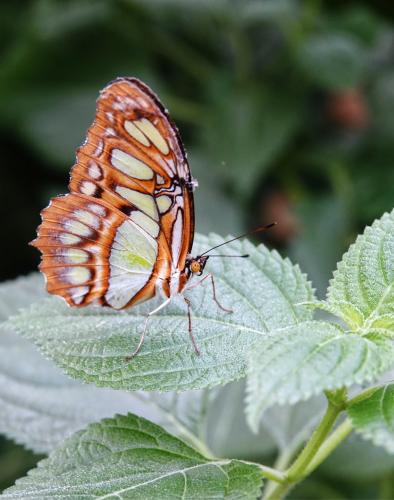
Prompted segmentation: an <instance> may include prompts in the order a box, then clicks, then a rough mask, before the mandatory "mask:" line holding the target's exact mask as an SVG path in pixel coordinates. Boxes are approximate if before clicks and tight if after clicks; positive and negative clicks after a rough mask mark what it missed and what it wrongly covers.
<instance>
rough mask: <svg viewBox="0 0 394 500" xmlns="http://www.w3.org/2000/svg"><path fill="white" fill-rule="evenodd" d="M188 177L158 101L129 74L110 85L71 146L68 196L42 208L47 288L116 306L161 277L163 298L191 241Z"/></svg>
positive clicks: (149, 290)
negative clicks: (81, 139)
mask: <svg viewBox="0 0 394 500" xmlns="http://www.w3.org/2000/svg"><path fill="white" fill-rule="evenodd" d="M192 183H193V181H192V178H191V175H190V169H189V166H188V163H187V160H186V156H185V152H184V150H183V147H182V143H181V140H180V137H179V134H178V131H177V129H176V127H175V125H174V124H173V123H172V122H171V120H170V118H169V116H168V113H167V111H166V110H165V109H164V107H163V105H162V104H161V103H160V101H159V100H158V98H157V97H156V96H155V95H154V94H153V92H152V91H151V90H150V89H149V88H148V87H147V86H146V85H144V84H143V83H142V82H140V81H139V80H137V79H135V78H118V79H117V80H115V81H114V82H112V83H110V84H109V85H108V86H107V87H106V88H104V90H103V91H102V92H101V94H100V97H99V99H98V100H97V109H96V117H95V121H94V122H93V124H92V126H91V127H90V128H89V130H88V133H87V139H86V141H85V143H84V144H83V145H82V146H81V147H80V148H79V149H78V151H77V159H76V163H75V165H74V167H73V168H72V171H71V178H70V184H69V189H70V193H69V194H67V195H65V196H59V197H56V198H54V199H52V200H51V203H50V205H49V206H48V207H47V208H46V209H44V210H43V212H42V224H41V225H40V227H39V229H38V237H37V239H36V240H34V242H32V244H33V245H34V246H36V247H38V248H39V249H40V250H41V252H42V262H41V265H40V270H41V271H42V272H43V273H44V274H45V276H46V279H47V289H48V291H49V292H50V293H54V294H57V295H61V296H62V297H64V298H65V299H66V300H67V302H68V303H69V304H70V305H73V306H79V307H81V306H85V305H87V304H90V303H92V302H95V303H99V304H102V305H109V306H111V307H113V308H116V309H122V308H124V307H129V306H131V305H133V304H135V303H136V302H140V301H143V300H146V299H148V298H150V297H152V296H153V295H154V294H155V290H156V288H157V284H158V282H159V283H160V284H161V285H162V289H163V291H164V293H165V294H166V295H167V296H169V295H170V294H171V290H170V277H171V275H172V274H173V273H174V270H176V269H177V270H180V271H182V270H183V269H184V267H185V261H186V256H187V254H188V253H189V252H190V249H191V246H192V243H193V235H194V208H193V195H192V189H191V186H192ZM177 291H178V290H177Z"/></svg>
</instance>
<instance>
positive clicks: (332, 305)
mask: <svg viewBox="0 0 394 500" xmlns="http://www.w3.org/2000/svg"><path fill="white" fill-rule="evenodd" d="M393 257H394V211H393V212H391V213H390V214H385V215H383V217H382V218H381V219H379V220H376V221H375V222H374V223H373V224H372V226H371V227H367V228H366V229H365V231H364V234H362V235H361V236H359V237H358V238H357V240H356V242H355V243H354V244H353V245H352V246H351V247H350V249H349V251H348V252H347V253H346V254H345V255H344V257H343V259H342V261H341V262H340V263H339V264H338V269H337V271H335V273H334V278H333V280H332V281H331V283H330V287H329V290H328V294H327V303H326V307H327V308H328V309H330V310H331V311H332V312H334V313H335V314H337V315H338V316H340V317H342V318H343V319H344V321H346V322H347V323H348V325H349V326H350V327H351V328H352V330H354V331H356V332H358V333H365V332H371V331H375V332H378V333H380V334H382V335H389V336H392V335H394V258H393Z"/></svg>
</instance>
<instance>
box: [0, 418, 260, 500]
mask: <svg viewBox="0 0 394 500" xmlns="http://www.w3.org/2000/svg"><path fill="white" fill-rule="evenodd" d="M261 486H262V476H261V472H260V469H259V466H258V465H255V464H250V463H245V462H240V461H237V460H226V459H217V460H215V459H208V458H206V457H204V456H203V455H201V454H200V453H198V452H197V451H195V450H194V449H193V448H191V447H189V446H188V445H186V444H185V443H184V442H182V441H180V440H179V439H178V438H175V437H173V436H171V435H170V434H168V433H167V432H166V431H165V430H164V429H163V428H161V427H159V426H157V425H155V424H153V423H151V422H149V421H148V420H145V419H142V418H139V417H136V416H135V415H131V414H129V415H127V416H117V417H115V418H112V419H106V420H102V421H101V422H98V423H95V424H91V425H89V426H88V427H87V428H86V429H85V430H83V431H80V432H78V433H76V434H74V436H72V437H71V438H69V439H68V440H66V441H65V443H64V444H63V446H61V447H60V448H59V449H57V450H56V451H54V452H53V453H52V454H51V455H50V456H49V458H47V459H45V460H43V461H41V462H40V463H39V464H38V467H37V468H36V469H33V470H32V471H30V473H29V475H28V476H26V477H24V478H22V479H20V480H18V481H17V483H16V485H15V486H13V487H11V488H9V489H8V490H6V491H5V492H4V493H3V495H2V498H40V499H42V498H54V497H56V498H71V497H72V498H87V499H88V498H98V497H100V498H110V497H111V498H115V497H116V498H152V499H162V498H183V499H192V498H197V497H198V498H222V499H235V498H242V499H246V500H247V499H251V500H252V499H255V498H257V497H258V496H259V495H260V490H261Z"/></svg>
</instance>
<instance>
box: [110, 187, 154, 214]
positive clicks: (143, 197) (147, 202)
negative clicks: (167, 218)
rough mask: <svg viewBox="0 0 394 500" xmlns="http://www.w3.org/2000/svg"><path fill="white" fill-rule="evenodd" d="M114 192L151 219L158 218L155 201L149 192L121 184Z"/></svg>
mask: <svg viewBox="0 0 394 500" xmlns="http://www.w3.org/2000/svg"><path fill="white" fill-rule="evenodd" d="M116 192H117V193H119V194H120V196H122V198H124V199H125V200H127V201H129V202H130V203H131V204H132V205H134V206H135V207H137V208H138V209H139V210H141V211H142V212H144V213H146V214H147V215H149V217H152V219H155V220H159V215H158V213H157V208H156V204H155V201H154V199H153V197H152V196H151V195H150V194H145V193H140V192H139V191H135V190H134V189H129V188H126V187H123V186H117V187H116Z"/></svg>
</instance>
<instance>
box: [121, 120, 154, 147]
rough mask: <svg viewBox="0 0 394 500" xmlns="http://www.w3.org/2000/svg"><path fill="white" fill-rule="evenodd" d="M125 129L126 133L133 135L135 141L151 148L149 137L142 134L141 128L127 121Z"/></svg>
mask: <svg viewBox="0 0 394 500" xmlns="http://www.w3.org/2000/svg"><path fill="white" fill-rule="evenodd" d="M124 128H125V129H126V132H127V133H128V134H129V135H131V137H133V138H134V139H136V140H137V141H138V142H140V143H141V144H143V145H144V146H149V141H148V139H147V137H146V136H145V135H144V134H143V133H142V132H141V130H140V129H139V128H137V127H136V126H135V125H134V123H133V122H131V121H129V120H126V121H125V124H124Z"/></svg>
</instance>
